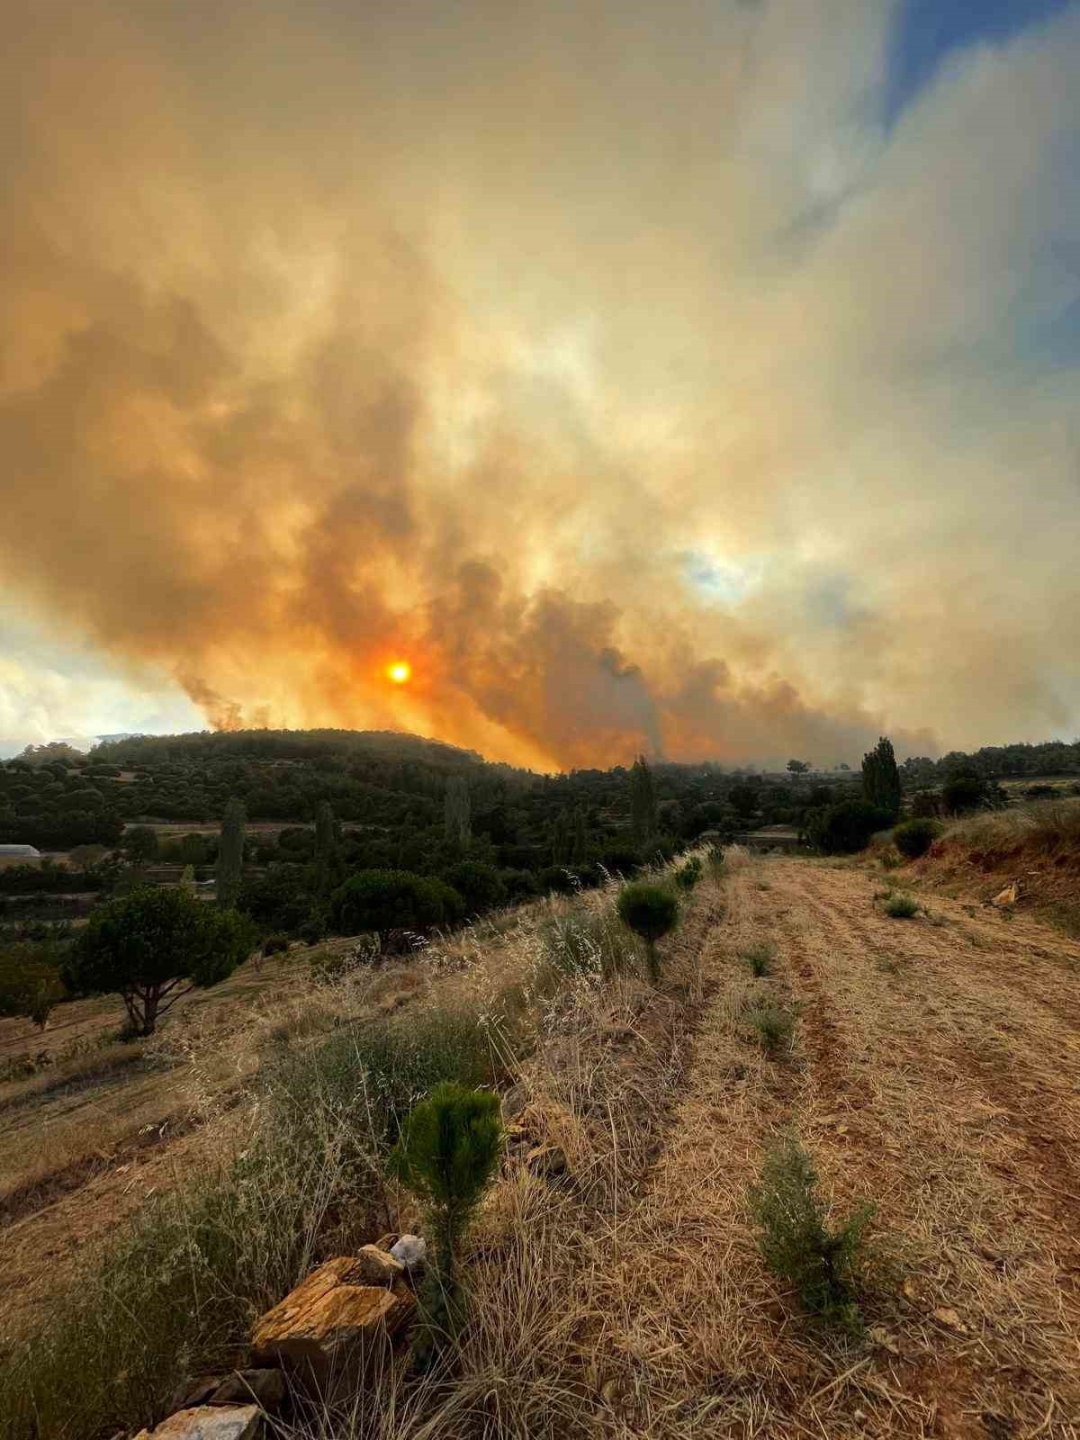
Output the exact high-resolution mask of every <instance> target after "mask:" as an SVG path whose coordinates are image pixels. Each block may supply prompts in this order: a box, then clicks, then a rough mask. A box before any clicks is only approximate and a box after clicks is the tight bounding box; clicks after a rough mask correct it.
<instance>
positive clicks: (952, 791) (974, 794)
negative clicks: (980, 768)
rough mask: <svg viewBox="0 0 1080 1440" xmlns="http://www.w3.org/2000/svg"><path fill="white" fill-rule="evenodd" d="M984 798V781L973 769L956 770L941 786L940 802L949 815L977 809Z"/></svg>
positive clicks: (963, 813)
mask: <svg viewBox="0 0 1080 1440" xmlns="http://www.w3.org/2000/svg"><path fill="white" fill-rule="evenodd" d="M985 800H986V781H985V780H984V779H983V778H982V776H981V775H979V774H977V773H976V772H975V771H974V770H958V771H956V772H955V773H954V774H953V775H951V776H950V777H949V779H948V780H946V782H945V784H944V785H943V786H942V787H941V803H942V804H943V805H944V807H945V810H946V811H947V813H948V814H950V815H965V814H967V813H969V812H970V811H972V810H978V809H979V808H980V806H981V805H982V804H983V803H984V801H985Z"/></svg>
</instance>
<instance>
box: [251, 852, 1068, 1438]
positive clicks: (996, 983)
mask: <svg viewBox="0 0 1080 1440" xmlns="http://www.w3.org/2000/svg"><path fill="white" fill-rule="evenodd" d="M610 903H611V896H610V895H607V896H605V895H596V896H589V897H583V898H582V899H581V900H580V901H577V902H574V901H569V902H556V903H555V904H554V905H551V906H549V907H547V908H546V909H541V910H538V911H537V912H536V914H535V915H533V916H531V917H530V918H529V920H528V923H525V922H524V921H523V922H522V924H521V926H520V928H515V927H514V926H509V927H507V928H506V929H505V930H503V931H500V932H499V933H497V934H495V935H493V936H491V937H488V938H486V939H483V940H481V939H480V938H478V937H477V938H475V940H474V941H470V939H469V937H462V939H461V940H460V941H459V942H455V944H456V945H457V947H458V948H456V949H455V950H453V951H450V952H447V953H446V955H445V956H444V957H443V958H441V959H436V958H435V957H427V958H426V959H425V960H424V961H423V962H421V964H422V966H423V967H424V975H425V979H424V982H423V984H422V985H420V986H417V985H415V982H413V983H412V988H411V989H410V988H408V982H407V981H406V974H407V973H410V974H415V968H416V967H415V965H414V966H413V967H412V968H411V969H410V968H409V967H405V966H403V967H400V969H397V968H395V967H388V969H387V970H386V971H384V972H381V973H377V974H375V975H369V976H367V977H366V978H363V979H360V980H356V981H350V982H349V983H350V984H355V985H356V986H358V987H361V988H360V989H357V991H356V993H355V994H352V995H351V996H350V995H349V994H348V993H347V992H344V991H342V990H341V989H340V987H339V988H334V987H323V988H322V989H319V988H318V987H317V988H316V990H315V991H313V992H311V993H310V994H308V993H306V992H305V994H304V995H303V996H297V997H296V1001H295V1006H294V1008H292V1009H290V1012H289V1014H288V1015H287V1016H283V1015H282V1014H281V1013H280V1011H278V1012H277V1013H276V1014H273V1015H272V1014H269V1013H268V1014H267V1016H266V1017H265V1019H264V1022H263V1025H262V1030H261V1031H260V1032H259V1033H258V1034H257V1035H256V1036H255V1038H254V1039H253V1045H254V1049H255V1050H256V1052H257V1053H259V1054H261V1055H262V1056H263V1058H264V1060H265V1058H266V1056H268V1055H270V1054H275V1053H278V1052H287V1051H292V1052H293V1053H295V1052H296V1051H300V1052H301V1053H303V1051H304V1050H305V1049H306V1048H307V1047H309V1046H311V1045H317V1044H320V1043H321V1041H320V1039H319V1037H320V1033H321V1032H320V1028H319V1027H320V1025H321V1023H322V1022H321V1020H320V1019H319V1018H318V1017H320V1016H327V1015H331V1014H333V1013H334V1011H335V1010H338V1012H339V1013H340V1011H341V1008H342V1007H351V1006H356V1007H358V1008H359V1009H361V1010H365V1012H366V1013H371V1012H372V1011H374V1012H376V1013H377V1012H378V1007H379V1006H380V1005H386V1004H388V1003H389V1002H390V1001H391V1000H392V999H393V997H395V996H396V995H399V994H401V993H403V992H407V993H408V994H409V995H411V996H412V998H410V999H408V1000H407V1001H406V1002H404V1003H405V1004H407V1005H409V1006H419V1007H421V1009H423V1008H424V1007H431V1006H443V1005H449V1004H451V1003H452V1004H453V1005H455V1006H465V1007H468V1008H469V1010H470V1012H471V1013H474V1014H475V1015H476V1016H478V1017H484V1019H485V1023H488V1024H491V1025H494V1026H495V1027H496V1029H497V1030H498V1033H499V1034H509V1033H511V1032H515V1033H524V1032H525V1031H527V1032H528V1036H529V1039H528V1043H527V1044H526V1045H525V1046H524V1047H523V1048H522V1050H520V1051H519V1052H518V1057H519V1058H518V1061H517V1063H516V1066H512V1068H513V1069H514V1073H513V1075H512V1076H510V1077H508V1078H510V1079H512V1080H513V1082H514V1083H513V1085H512V1088H511V1090H510V1092H509V1094H508V1097H507V1113H508V1118H509V1121H510V1131H511V1145H510V1150H509V1153H508V1156H507V1160H506V1164H505V1166H504V1170H503V1174H502V1177H501V1179H500V1181H499V1183H498V1184H497V1185H496V1186H495V1187H494V1189H493V1191H492V1193H491V1195H490V1197H489V1200H488V1201H487V1203H486V1205H485V1208H484V1210H483V1213H482V1217H481V1221H480V1223H479V1225H478V1227H477V1229H476V1231H475V1234H474V1236H473V1238H472V1253H471V1256H470V1260H469V1266H468V1275H469V1283H470V1290H471V1299H470V1305H471V1309H470V1320H469V1324H468V1327H467V1329H466V1331H465V1333H464V1335H463V1337H462V1341H461V1345H460V1351H459V1353H458V1354H457V1355H456V1357H455V1364H454V1368H453V1373H452V1374H451V1375H447V1374H444V1375H436V1376H434V1377H429V1378H427V1379H425V1380H423V1381H416V1380H411V1379H409V1378H408V1377H407V1376H406V1374H405V1370H404V1365H403V1363H402V1358H401V1357H400V1356H387V1357H386V1366H385V1370H384V1372H383V1374H382V1375H381V1376H380V1378H379V1383H378V1385H377V1386H376V1387H375V1388H373V1389H368V1390H366V1391H365V1392H364V1393H363V1394H362V1395H360V1396H358V1397H357V1398H356V1400H355V1402H354V1403H353V1404H351V1405H349V1406H347V1407H343V1408H341V1409H338V1410H336V1411H333V1412H330V1411H323V1412H319V1413H314V1414H312V1413H308V1414H306V1415H301V1416H299V1418H297V1419H296V1420H295V1421H292V1422H290V1423H289V1424H288V1425H284V1424H283V1425H281V1426H279V1427H278V1431H279V1434H280V1435H281V1436H282V1437H285V1436H288V1437H290V1440H330V1437H331V1436H333V1437H334V1440H391V1437H393V1440H481V1437H483V1440H534V1437H537V1440H556V1437H558V1440H563V1437H570V1440H574V1437H582V1440H584V1437H590V1440H596V1437H611V1440H629V1437H631V1436H646V1437H649V1440H677V1437H678V1440H683V1437H687V1436H689V1437H702V1440H704V1437H706V1436H708V1437H713V1436H722V1437H740V1440H756V1437H761V1440H764V1437H769V1440H774V1437H775V1440H796V1437H798V1440H803V1437H809V1436H819V1437H820V1436H825V1437H829V1440H832V1437H837V1440H854V1437H856V1436H873V1437H882V1440H884V1437H900V1440H916V1437H919V1440H923V1437H925V1440H929V1437H942V1436H949V1437H961V1440H967V1437H970V1440H976V1437H979V1440H987V1437H990V1440H1002V1437H1006V1436H1009V1437H1015V1440H1020V1437H1032V1440H1034V1437H1036V1436H1039V1437H1048V1440H1067V1437H1075V1436H1076V1435H1077V1434H1078V1433H1080V1423H1078V1419H1077V1417H1078V1416H1080V1374H1078V1366H1077V1354H1078V1349H1080V1290H1078V1287H1077V1284H1076V1276H1077V1275H1078V1274H1080V1175H1078V1174H1077V1170H1078V1168H1080V1167H1078V1166H1077V1163H1076V1161H1075V1159H1074V1156H1075V1155H1076V1154H1077V1153H1078V1152H1077V1142H1078V1141H1080V1091H1078V1090H1077V1088H1076V1084H1075V1073H1076V1072H1075V1061H1076V1059H1077V1057H1078V1056H1080V999H1078V998H1076V997H1075V995H1074V994H1073V993H1072V990H1071V989H1070V987H1069V986H1068V985H1065V984H1063V983H1062V981H1063V977H1064V976H1066V975H1068V974H1069V973H1070V972H1071V969H1072V968H1073V967H1075V965H1076V964H1077V963H1080V945H1075V944H1072V943H1071V942H1069V941H1067V940H1064V939H1062V938H1061V937H1060V936H1058V935H1056V934H1055V933H1054V932H1053V931H1051V930H1048V929H1047V928H1046V927H1043V926H1040V925H1038V924H1037V923H1036V922H1035V921H1033V920H1032V919H1030V918H1028V917H1019V918H1018V919H1017V920H1016V921H1015V922H1014V923H1011V924H1005V923H1004V922H1003V920H1002V917H1001V916H1000V915H999V914H998V913H997V912H995V911H992V910H987V909H983V908H982V907H971V913H968V910H967V909H965V907H964V906H963V905H961V904H958V903H954V902H952V901H950V900H948V899H942V900H941V902H940V920H941V923H940V924H939V925H937V926H931V925H928V924H922V923H920V924H916V925H898V924H896V923H895V922H893V921H890V920H889V919H888V917H887V916H886V915H884V914H883V913H882V911H881V909H880V908H878V907H875V906H874V905H873V903H872V890H871V884H870V882H868V879H867V877H866V875H865V874H864V873H863V872H861V871H860V870H858V869H857V868H854V867H852V866H851V865H846V866H826V865H819V864H815V863H808V862H805V861H792V860H783V859H780V860H765V861H757V862H754V861H750V860H740V859H739V858H738V857H736V860H735V863H734V864H729V865H728V866H726V867H725V878H724V880H723V882H722V888H721V889H718V888H717V887H716V886H714V885H713V884H704V885H702V886H700V887H699V888H698V890H697V891H695V893H694V897H693V902H692V906H691V909H690V912H689V914H688V917H687V919H686V921H685V923H684V924H683V925H682V927H681V928H680V930H679V931H678V932H677V933H676V934H675V935H674V936H672V937H671V938H670V939H669V941H668V942H666V944H665V947H664V948H665V962H664V983H663V986H662V987H661V989H660V990H659V991H655V990H652V989H650V988H649V987H647V986H646V985H645V984H644V983H643V982H642V981H641V980H640V979H639V977H638V976H637V975H636V974H635V973H633V971H632V970H629V971H628V970H625V969H619V968H618V967H616V972H615V974H614V978H608V979H605V978H604V977H605V970H607V973H609V974H610V973H611V970H610V967H605V966H604V965H602V964H599V963H598V964H596V965H582V966H578V965H573V966H561V967H560V966H554V967H553V966H552V965H551V955H550V934H551V925H550V923H549V922H551V921H552V919H555V920H557V921H559V922H565V921H567V919H568V918H572V915H573V907H574V906H575V905H578V906H584V907H586V908H588V909H589V910H591V911H595V912H596V913H598V914H601V915H602V912H603V909H604V907H605V906H609V905H610ZM585 932H586V933H591V931H590V927H589V926H586V927H585ZM470 943H474V944H475V946H476V949H475V951H471V950H470V949H469V946H470ZM756 946H769V947H770V949H771V957H772V958H771V963H770V966H769V973H768V975H767V976H765V977H762V978H754V977H753V976H752V975H751V974H750V971H749V967H748V966H747V964H746V962H745V960H744V959H742V958H741V957H742V956H744V955H745V954H746V953H747V952H749V951H750V950H752V949H753V948H754V947H756ZM500 947H501V948H500ZM575 953H576V951H575ZM496 956H497V957H498V958H497V959H496V958H495V957H496ZM553 972H554V973H553ZM365 986H366V987H367V988H363V987H365ZM361 990H362V994H361ZM761 1003H765V1004H770V1005H773V1006H775V1007H777V1008H782V1009H784V1010H787V1011H792V1012H793V1011H795V1010H797V1012H798V1014H799V1017H800V1018H799V1024H798V1027H797V1030H796V1032H795V1036H794V1045H793V1050H792V1054H791V1057H790V1061H789V1063H786V1064H783V1065H777V1064H776V1063H775V1062H774V1061H772V1060H770V1059H769V1057H768V1056H767V1055H766V1054H765V1053H764V1052H763V1051H762V1048H761V1046H760V1045H759V1044H758V1043H756V1040H755V1037H754V1035H753V1032H752V1031H750V1030H749V1028H748V1026H747V1023H746V1016H747V1012H748V1010H749V1009H750V1008H751V1007H752V1006H753V1005H755V1004H761ZM399 1008H400V1007H399V1006H398V1005H396V1004H391V1005H390V1011H391V1012H392V1013H394V1014H396V1012H397V1010H398V1009H399ZM283 1026H284V1030H282V1028H281V1027H283ZM274 1027H277V1028H276V1029H275V1028H274ZM339 1028H340V1027H339ZM502 1061H503V1067H504V1069H505V1068H506V1067H507V1065H509V1064H510V1063H511V1057H510V1056H509V1055H508V1054H506V1053H503V1055H502ZM789 1134H794V1135H796V1136H798V1138H799V1139H800V1141H801V1143H802V1144H803V1145H804V1147H805V1148H806V1150H807V1151H808V1153H809V1154H810V1156H811V1157H812V1159H813V1161H814V1165H815V1168H816V1169H817V1170H818V1172H819V1174H820V1176H821V1180H822V1189H823V1192H824V1197H825V1200H826V1202H827V1203H828V1205H829V1208H830V1210H831V1212H832V1214H833V1215H834V1216H837V1217H844V1216H847V1215H850V1214H852V1213H854V1212H856V1211H857V1210H858V1209H859V1207H860V1206H862V1205H864V1204H865V1203H870V1204H873V1205H874V1206H875V1207H876V1218H875V1222H874V1226H873V1228H872V1231H871V1234H870V1239H871V1242H872V1254H871V1261H870V1264H869V1266H868V1268H867V1270H866V1271H865V1273H864V1274H863V1275H862V1277H861V1282H862V1285H863V1293H862V1294H860V1296H859V1300H860V1306H861V1309H862V1313H863V1317H864V1320H865V1324H866V1330H865V1333H864V1334H862V1335H861V1336H859V1335H846V1334H842V1333H841V1334H838V1333H836V1332H835V1331H833V1330H830V1329H828V1328H823V1327H822V1326H820V1325H819V1324H816V1323H815V1322H814V1321H813V1320H812V1319H811V1318H810V1317H808V1316H806V1315H804V1314H803V1312H802V1310H801V1308H800V1306H799V1304H798V1301H797V1298H796V1297H795V1296H793V1295H791V1294H789V1293H786V1291H785V1290H784V1288H783V1285H782V1284H781V1283H780V1282H778V1281H776V1280H775V1279H774V1278H772V1277H771V1276H770V1275H769V1274H768V1273H767V1271H766V1268H765V1266H764V1264H763V1262H762V1257H761V1255H760V1253H759V1247H758V1239H757V1235H756V1232H755V1226H754V1223H753V1220H752V1217H751V1213H750V1208H749V1206H748V1202H747V1196H748V1191H749V1190H750V1188H751V1187H752V1186H753V1184H754V1183H755V1182H756V1181H757V1180H758V1178H759V1176H760V1173H761V1166H762V1161H763V1158H764V1156H765V1154H766V1153H767V1151H768V1150H769V1149H770V1148H771V1147H772V1146H773V1145H774V1144H775V1143H776V1141H777V1140H778V1138H780V1137H782V1136H785V1135H789ZM541 1144H547V1145H555V1146H558V1147H560V1148H561V1149H562V1150H563V1152H564V1154H565V1157H566V1168H565V1171H564V1172H563V1173H561V1174H558V1175H556V1176H554V1177H553V1178H551V1179H547V1180H545V1179H541V1178H538V1177H537V1176H536V1175H534V1174H532V1173H531V1172H530V1170H529V1167H528V1165H527V1164H526V1163H525V1157H526V1156H527V1155H528V1153H529V1151H530V1150H531V1148H532V1147H534V1146H536V1145H541ZM386 1203H387V1204H388V1206H389V1226H390V1228H403V1227H406V1226H408V1225H410V1224H412V1223H414V1221H415V1216H414V1215H413V1214H412V1212H411V1211H410V1209H409V1207H408V1204H407V1203H404V1202H402V1201H401V1200H400V1198H399V1197H396V1196H395V1195H394V1194H393V1193H392V1192H388V1194H387V1196H386Z"/></svg>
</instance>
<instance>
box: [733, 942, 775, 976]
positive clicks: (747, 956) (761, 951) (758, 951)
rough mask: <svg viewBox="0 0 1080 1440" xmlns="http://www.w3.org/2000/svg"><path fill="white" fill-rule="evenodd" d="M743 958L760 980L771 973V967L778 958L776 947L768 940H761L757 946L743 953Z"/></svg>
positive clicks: (752, 946)
mask: <svg viewBox="0 0 1080 1440" xmlns="http://www.w3.org/2000/svg"><path fill="white" fill-rule="evenodd" d="M741 958H742V959H743V960H745V961H746V963H747V964H748V965H749V966H750V970H751V972H752V973H753V974H754V975H756V976H757V977H758V978H759V979H760V978H761V976H763V975H767V974H768V973H769V966H770V965H771V964H772V962H773V960H774V959H775V958H776V946H775V945H773V944H772V943H771V942H770V941H768V940H759V941H758V942H757V944H756V945H751V946H750V947H749V949H747V950H743V951H742V952H741Z"/></svg>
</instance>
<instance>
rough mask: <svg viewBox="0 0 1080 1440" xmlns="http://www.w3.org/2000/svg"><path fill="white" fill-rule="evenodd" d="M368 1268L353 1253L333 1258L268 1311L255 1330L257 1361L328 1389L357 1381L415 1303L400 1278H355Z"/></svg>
mask: <svg viewBox="0 0 1080 1440" xmlns="http://www.w3.org/2000/svg"><path fill="white" fill-rule="evenodd" d="M363 1268H364V1267H363V1264H362V1262H359V1261H358V1260H357V1259H355V1258H354V1257H353V1256H341V1257H339V1258H338V1259H336V1260H328V1261H327V1262H326V1264H325V1265H320V1266H319V1268H318V1269H317V1270H314V1271H313V1272H312V1273H311V1274H310V1275H309V1276H308V1277H307V1279H306V1280H304V1281H303V1283H302V1284H300V1285H298V1286H297V1287H296V1289H295V1290H293V1291H292V1292H291V1294H289V1295H286V1297H285V1299H284V1300H282V1301H281V1303H280V1304H278V1305H275V1306H274V1308H273V1309H272V1310H269V1311H267V1313H266V1314H265V1315H263V1316H262V1317H261V1319H259V1320H257V1321H256V1323H255V1328H254V1330H253V1332H252V1358H253V1359H254V1361H255V1364H256V1365H280V1366H282V1367H283V1368H284V1369H286V1370H289V1371H290V1372H292V1373H294V1374H296V1375H297V1376H298V1378H300V1379H301V1380H303V1381H305V1382H308V1383H312V1384H313V1385H314V1386H315V1387H316V1388H317V1389H319V1390H320V1391H324V1392H325V1391H327V1390H330V1391H334V1390H336V1389H337V1388H338V1387H339V1385H346V1384H348V1383H350V1382H351V1381H354V1380H355V1378H356V1375H357V1373H358V1372H359V1371H360V1370H362V1369H363V1367H364V1365H365V1364H366V1363H367V1360H368V1359H369V1357H370V1355H371V1354H372V1352H373V1350H374V1349H376V1348H377V1347H378V1346H379V1345H380V1344H385V1343H386V1341H387V1340H388V1339H389V1338H390V1337H392V1336H394V1335H396V1334H397V1332H398V1331H399V1330H400V1329H401V1328H402V1326H403V1325H404V1324H405V1323H406V1322H407V1321H408V1320H409V1319H410V1318H411V1316H412V1313H413V1311H414V1310H415V1308H416V1300H415V1298H414V1296H413V1294H412V1292H411V1290H409V1288H408V1286H407V1285H405V1284H404V1283H403V1282H402V1281H401V1280H395V1281H394V1282H393V1284H392V1285H391V1286H386V1285H364V1284H358V1283H356V1282H357V1281H358V1279H359V1277H360V1275H361V1273H362V1272H363Z"/></svg>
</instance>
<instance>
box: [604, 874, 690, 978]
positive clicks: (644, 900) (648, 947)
mask: <svg viewBox="0 0 1080 1440" xmlns="http://www.w3.org/2000/svg"><path fill="white" fill-rule="evenodd" d="M616 908H617V910H618V914H619V919H620V920H621V921H622V922H623V924H624V925H627V926H628V927H629V928H630V929H631V930H633V931H634V933H635V934H636V935H640V936H641V938H642V939H643V940H644V941H645V951H646V955H647V957H648V962H649V978H650V979H651V980H652V981H653V983H654V984H655V983H656V982H657V981H658V980H659V979H660V962H659V959H658V957H657V954H656V942H657V941H658V940H662V939H663V937H664V936H665V935H667V934H668V933H669V931H671V930H673V929H674V927H675V922H676V921H677V920H678V918H679V902H678V900H676V898H675V896H674V895H673V894H672V892H671V891H670V890H668V889H667V888H666V887H665V886H663V885H653V884H650V883H649V882H648V881H646V880H638V881H635V882H634V883H633V884H632V885H625V886H624V887H623V888H622V890H621V891H620V892H619V899H618V902H617V906H616Z"/></svg>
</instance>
